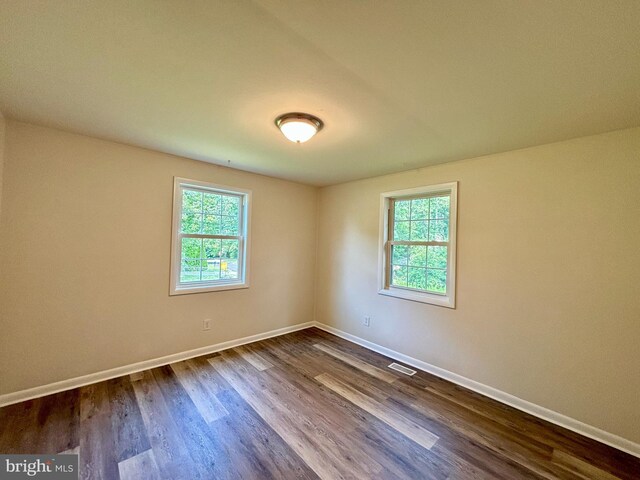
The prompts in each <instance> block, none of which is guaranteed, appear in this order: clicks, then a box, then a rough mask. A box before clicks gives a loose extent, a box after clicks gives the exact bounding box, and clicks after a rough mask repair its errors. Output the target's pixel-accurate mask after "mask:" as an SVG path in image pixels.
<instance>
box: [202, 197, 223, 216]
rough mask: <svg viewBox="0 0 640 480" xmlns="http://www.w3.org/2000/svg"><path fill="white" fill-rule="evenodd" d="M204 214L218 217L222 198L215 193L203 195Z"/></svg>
mask: <svg viewBox="0 0 640 480" xmlns="http://www.w3.org/2000/svg"><path fill="white" fill-rule="evenodd" d="M203 205H204V212H205V213H210V214H213V215H220V207H221V206H222V197H221V196H220V195H216V194H215V193H205V194H204V198H203Z"/></svg>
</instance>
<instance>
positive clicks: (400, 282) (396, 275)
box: [391, 265, 408, 287]
mask: <svg viewBox="0 0 640 480" xmlns="http://www.w3.org/2000/svg"><path fill="white" fill-rule="evenodd" d="M407 273H408V267H402V266H400V265H392V267H391V285H395V286H396V287H406V286H407Z"/></svg>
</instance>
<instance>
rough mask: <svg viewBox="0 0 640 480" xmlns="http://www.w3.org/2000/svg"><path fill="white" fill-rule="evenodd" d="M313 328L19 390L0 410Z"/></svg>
mask: <svg viewBox="0 0 640 480" xmlns="http://www.w3.org/2000/svg"><path fill="white" fill-rule="evenodd" d="M312 326H314V322H306V323H300V324H298V325H292V326H290V327H284V328H278V329H276V330H271V331H269V332H264V333H258V334H256V335H251V336H249V337H244V338H239V339H237V340H229V341H227V342H222V343H217V344H215V345H208V346H206V347H201V348H196V349H193V350H188V351H186V352H180V353H174V354H172V355H166V356H164V357H159V358H153V359H151V360H145V361H143V362H138V363H133V364H131V365H124V366H122V367H116V368H112V369H110V370H103V371H102V372H96V373H91V374H89V375H83V376H81V377H75V378H70V379H68V380H62V381H60V382H55V383H49V384H47V385H42V386H39V387H34V388H28V389H26V390H20V391H18V392H12V393H6V394H4V395H0V407H4V406H6V405H11V404H13V403H18V402H23V401H25V400H31V399H32V398H38V397H44V396H45V395H51V394H52V393H58V392H63V391H65V390H71V389H73V388H78V387H83V386H85V385H90V384H92V383H97V382H102V381H104V380H110V379H112V378H116V377H121V376H123V375H129V374H131V373H135V372H141V371H142V370H148V369H150V368H156V367H161V366H163V365H168V364H170V363H174V362H181V361H182V360H187V359H189V358H194V357H199V356H200V355H207V354H209V353H215V352H219V351H221V350H226V349H228V348H233V347H237V346H240V345H244V344H246V343H252V342H257V341H259V340H265V339H267V338H271V337H277V336H280V335H285V334H287V333H291V332H295V331H298V330H304V329H305V328H309V327H312Z"/></svg>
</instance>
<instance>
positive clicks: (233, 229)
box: [220, 216, 239, 235]
mask: <svg viewBox="0 0 640 480" xmlns="http://www.w3.org/2000/svg"><path fill="white" fill-rule="evenodd" d="M220 219H221V225H222V228H221V229H220V235H239V233H238V231H239V228H238V217H227V216H222V217H220Z"/></svg>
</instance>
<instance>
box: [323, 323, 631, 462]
mask: <svg viewBox="0 0 640 480" xmlns="http://www.w3.org/2000/svg"><path fill="white" fill-rule="evenodd" d="M314 325H315V326H316V327H318V328H320V329H321V330H325V331H326V332H329V333H332V334H334V335H336V336H338V337H341V338H344V339H345V340H349V341H350V342H353V343H356V344H358V345H360V346H362V347H365V348H368V349H369V350H373V351H374V352H377V353H380V354H382V355H385V356H387V357H389V358H392V359H394V360H397V361H399V362H402V363H406V364H407V365H410V366H412V367H415V368H419V369H420V370H424V371H425V372H428V373H431V374H433V375H436V376H437V377H440V378H444V379H445V380H448V381H450V382H453V383H455V384H457V385H460V386H462V387H465V388H468V389H469V390H473V391H474V392H478V393H480V394H482V395H484V396H487V397H490V398H493V399H494V400H497V401H498V402H501V403H504V404H507V405H509V406H511V407H513V408H517V409H518V410H522V411H523V412H526V413H529V414H531V415H534V416H536V417H538V418H541V419H543V420H546V421H548V422H551V423H554V424H556V425H559V426H561V427H564V428H566V429H568V430H571V431H573V432H576V433H579V434H580V435H584V436H585V437H589V438H592V439H594V440H597V441H598V442H601V443H604V444H606V445H609V446H611V447H614V448H617V449H618V450H622V451H623V452H626V453H629V454H631V455H634V456H636V457H640V444H638V443H635V442H632V441H631V440H627V439H626V438H622V437H619V436H618V435H614V434H613V433H609V432H606V431H604V430H601V429H599V428H596V427H593V426H591V425H587V424H586V423H583V422H581V421H579V420H576V419H574V418H571V417H567V416H566V415H563V414H561V413H558V412H554V411H553V410H549V409H548V408H544V407H541V406H540V405H536V404H535V403H531V402H528V401H526V400H523V399H521V398H518V397H515V396H513V395H511V394H509V393H506V392H503V391H501V390H498V389H496V388H493V387H490V386H488V385H484V384H482V383H479V382H476V381H474V380H471V379H469V378H466V377H463V376H462V375H458V374H456V373H453V372H450V371H448V370H445V369H443V368H440V367H436V366H435V365H431V364H429V363H426V362H423V361H422V360H418V359H416V358H413V357H409V356H408V355H404V354H403V353H399V352H396V351H394V350H391V349H389V348H386V347H383V346H381V345H378V344H375V343H373V342H370V341H368V340H364V339H363V338H360V337H357V336H355V335H352V334H350V333H347V332H343V331H342V330H339V329H337V328H335V327H331V326H329V325H325V324H323V323H319V322H315V323H314Z"/></svg>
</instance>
